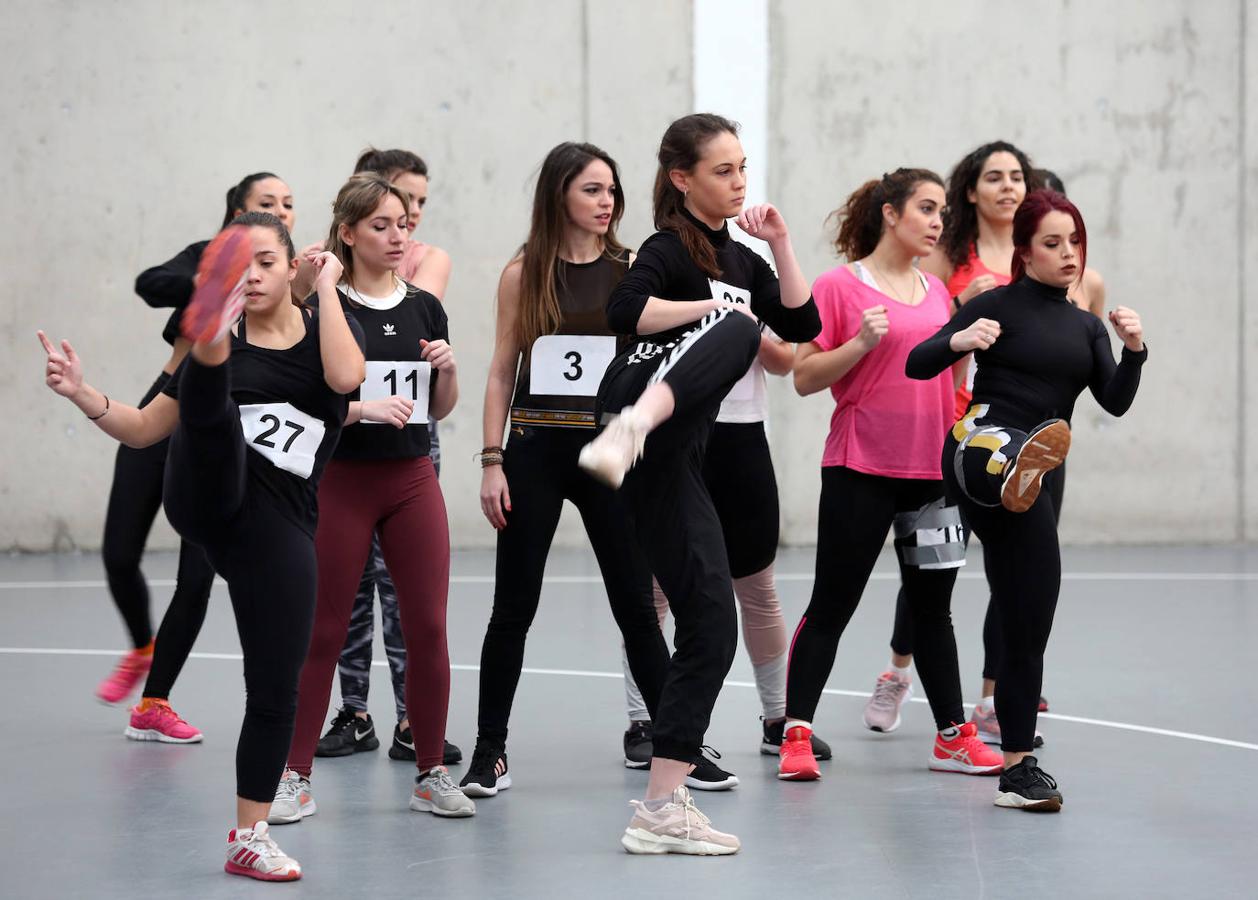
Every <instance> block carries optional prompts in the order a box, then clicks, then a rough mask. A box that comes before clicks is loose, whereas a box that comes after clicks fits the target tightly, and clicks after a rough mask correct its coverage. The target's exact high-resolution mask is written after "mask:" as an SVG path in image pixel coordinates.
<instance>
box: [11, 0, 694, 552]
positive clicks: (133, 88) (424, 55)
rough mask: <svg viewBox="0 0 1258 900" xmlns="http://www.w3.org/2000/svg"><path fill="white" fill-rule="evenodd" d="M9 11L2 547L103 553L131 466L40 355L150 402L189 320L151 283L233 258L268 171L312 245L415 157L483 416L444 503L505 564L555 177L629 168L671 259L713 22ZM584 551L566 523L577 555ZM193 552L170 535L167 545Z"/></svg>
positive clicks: (239, 0)
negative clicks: (514, 331)
mask: <svg viewBox="0 0 1258 900" xmlns="http://www.w3.org/2000/svg"><path fill="white" fill-rule="evenodd" d="M19 7H21V10H19ZM281 7H283V8H281ZM0 8H2V10H3V12H4V16H3V17H4V19H5V22H6V26H5V28H4V29H2V30H0V73H2V78H0V81H2V83H3V84H4V85H5V91H4V92H3V95H2V96H0V121H3V122H4V123H5V136H4V139H3V140H4V144H5V147H6V153H5V159H6V165H4V166H3V168H2V169H0V196H3V197H4V199H5V210H6V216H5V219H6V221H5V224H4V225H3V226H2V227H3V229H4V239H3V240H2V241H0V271H3V272H4V276H5V277H4V283H5V285H6V289H5V292H4V297H3V300H2V301H0V309H2V311H3V315H2V317H0V328H2V329H3V330H2V332H0V347H3V355H2V356H0V416H2V417H3V420H4V421H6V422H8V423H10V425H9V427H8V428H6V429H5V431H4V437H3V441H4V452H3V459H4V465H3V466H2V467H0V510H3V513H2V514H0V547H2V548H23V549H47V548H49V547H57V548H69V547H74V546H81V547H91V546H96V545H98V543H99V536H100V528H101V522H102V520H103V515H104V508H105V502H106V499H107V494H108V489H109V483H110V477H111V471H112V460H113V453H114V448H113V445H112V443H111V441H110V440H109V439H108V438H106V437H105V436H104V435H101V434H99V433H98V432H97V431H96V429H95V428H94V427H93V426H91V425H90V424H89V423H87V422H85V421H83V418H82V416H81V415H80V414H79V413H78V411H77V410H75V409H74V408H73V407H72V406H71V405H69V404H68V403H65V402H62V401H58V400H57V398H55V397H53V396H52V395H51V393H49V392H48V391H47V390H46V389H45V388H44V387H43V385H42V368H41V367H42V362H41V353H40V350H39V346H38V343H37V341H36V339H35V336H34V335H35V329H36V328H43V329H45V330H46V331H47V332H49V334H51V335H53V336H54V337H68V338H70V339H71V340H72V342H73V343H74V344H75V346H76V348H77V349H78V351H79V353H80V355H81V356H82V358H83V360H84V364H85V367H86V372H87V375H88V378H89V379H90V380H91V381H92V382H93V383H94V384H96V385H99V386H100V387H101V388H102V389H104V390H105V391H107V392H109V393H111V394H112V395H113V396H114V397H117V398H126V399H127V400H129V401H130V402H135V401H137V400H139V398H140V396H141V395H142V394H143V392H144V390H145V389H146V388H147V387H148V385H149V384H150V383H151V381H152V379H153V378H154V376H155V375H156V374H157V372H158V371H159V369H160V368H161V366H162V365H163V363H164V362H165V360H166V355H165V349H164V345H163V344H162V343H161V341H160V340H159V338H158V335H159V334H160V332H161V327H162V324H163V322H164V321H165V316H164V315H163V314H162V313H160V312H156V311H152V310H149V309H148V308H147V307H145V306H144V305H143V303H142V302H141V301H139V300H138V298H137V297H136V296H135V295H134V294H133V293H132V284H133V281H134V278H135V275H136V273H137V272H139V271H140V270H141V269H142V268H144V267H145V266H148V265H153V264H155V263H158V262H160V261H162V260H164V259H166V258H167V257H169V256H171V255H173V254H174V253H175V252H176V251H178V250H180V249H182V248H183V246H184V245H186V244H188V243H190V242H191V241H194V240H198V239H202V238H204V237H207V236H209V235H211V234H212V233H213V231H214V230H215V229H216V227H217V225H218V223H219V221H220V219H221V217H222V214H223V210H222V204H223V196H224V193H225V191H226V189H227V187H228V186H229V185H231V184H233V183H234V182H236V181H237V180H238V179H239V178H240V177H241V176H242V175H244V174H245V173H247V172H252V171H255V170H258V169H263V168H265V169H271V170H273V171H275V172H278V173H279V174H280V175H281V176H282V177H284V178H285V179H286V180H287V181H288V182H289V184H290V185H291V186H292V188H293V191H294V194H295V197H296V208H297V209H296V211H297V222H296V226H295V228H294V232H295V234H294V236H295V237H296V239H297V241H298V243H299V245H300V244H301V243H303V242H307V241H312V240H315V239H318V238H320V237H322V236H324V235H325V234H326V231H327V222H328V210H329V207H330V204H331V201H332V199H333V197H334V196H335V193H336V190H337V188H338V187H339V186H340V184H341V183H342V181H343V180H344V178H345V176H346V175H348V174H349V172H350V170H351V168H352V166H353V162H354V160H355V158H356V157H357V154H358V152H359V151H360V150H361V149H362V148H363V147H364V146H366V145H367V144H369V143H370V144H374V145H376V146H378V147H391V146H402V147H409V148H413V149H414V150H416V151H417V152H419V153H420V154H421V155H422V156H424V157H425V159H426V160H427V162H428V164H429V166H430V169H431V172H432V185H431V195H430V201H429V204H428V213H427V214H426V216H425V220H424V223H423V225H422V226H421V230H420V235H419V236H420V237H421V238H422V239H424V240H426V241H429V242H431V243H434V244H437V245H439V246H442V247H444V248H446V249H447V250H448V251H449V252H450V254H451V256H452V257H453V259H454V274H453V277H452V279H451V283H450V291H449V296H448V298H447V308H448V310H449V313H450V319H451V335H452V339H453V343H454V344H455V346H456V347H457V351H458V354H459V360H460V367H461V374H460V377H461V384H462V391H463V402H462V406H461V407H460V408H459V409H458V411H457V412H456V414H455V415H454V416H452V417H451V419H450V420H449V421H448V422H447V423H443V425H442V443H443V445H444V452H445V459H446V463H445V467H444V471H443V476H442V477H443V485H444V486H445V488H446V492H447V496H448V497H449V507H450V517H451V527H452V529H453V534H454V538H455V540H456V542H458V543H460V544H475V543H480V544H486V545H488V544H490V543H492V539H493V532H492V530H491V529H490V528H489V527H488V525H487V524H486V523H485V521H484V519H483V517H482V516H481V514H480V511H479V506H478V503H477V501H476V495H477V491H478V489H479V485H480V470H479V468H478V467H477V465H476V464H475V463H474V462H473V461H472V459H471V454H472V453H473V451H475V450H477V449H479V448H480V447H481V427H480V408H481V397H482V396H483V391H484V384H485V375H484V373H485V371H486V368H487V365H488V359H489V353H490V349H491V344H492V335H493V308H492V304H493V292H494V288H495V285H496V284H497V278H498V274H499V272H500V271H501V268H502V266H503V265H504V264H505V263H506V261H507V260H508V259H509V258H510V256H511V255H512V253H513V252H514V250H515V248H517V247H518V246H519V244H520V243H521V242H522V241H523V239H524V236H525V231H526V228H527V224H528V210H529V204H530V202H531V197H532V178H533V175H534V174H535V172H536V169H537V167H538V166H539V165H540V163H541V160H542V157H543V156H544V155H545V153H546V152H547V151H548V150H549V149H550V147H552V146H553V145H554V144H556V143H558V142H559V141H561V140H573V139H577V140H582V139H588V140H591V141H593V142H595V143H598V144H600V145H603V146H605V147H606V148H607V149H608V150H609V151H610V152H612V153H613V154H614V155H615V156H616V157H617V158H618V159H619V160H621V161H622V166H623V168H622V175H623V178H624V181H625V184H626V187H627V194H628V206H629V213H628V215H627V216H626V220H625V223H624V225H623V227H622V233H623V234H624V235H625V236H626V237H627V238H628V239H630V240H631V241H633V242H634V243H635V244H636V243H639V242H641V241H642V240H643V239H644V238H645V237H646V236H647V234H649V233H650V214H649V208H650V184H651V179H652V178H653V176H654V161H653V155H654V150H655V146H656V145H657V144H658V141H659V136H660V134H662V133H663V130H664V128H665V127H666V126H667V124H668V122H670V121H671V120H672V119H673V118H675V117H677V116H679V115H683V114H685V113H687V112H689V111H690V102H691V86H690V70H691V62H690V48H691V30H690V10H689V5H688V4H677V3H671V2H669V0H647V2H642V3H634V4H632V5H630V6H626V5H624V4H611V3H601V2H593V0H589V2H583V0H565V2H556V0H525V2H515V3H511V4H503V3H495V2H459V3H425V4H422V5H421V4H415V3H410V2H402V0H377V2H375V3H372V4H370V5H368V6H356V5H354V4H345V3H329V2H316V3H313V4H312V3H303V4H297V3H293V4H283V5H281V4H278V3H274V4H273V3H254V2H250V0H228V2H223V0H218V2H213V3H205V4H199V5H195V6H182V5H181V6H178V7H173V6H171V5H170V4H168V3H163V2H157V0H143V2H125V3H124V2H112V3H104V2H96V0H79V2H61V3H55V4H53V3H50V4H17V3H13V2H10V0H3V2H2V3H0ZM421 10H422V18H421V17H420V16H419V15H418V13H419V12H420V11H421ZM576 534H577V532H576V531H574V530H573V527H572V523H571V522H567V523H565V530H564V532H563V534H562V535H561V540H564V539H566V540H569V541H573V540H575V539H576ZM172 541H173V535H172V534H171V532H170V530H169V528H168V526H166V525H165V523H164V522H161V523H160V524H159V527H158V531H157V532H156V533H155V536H154V544H155V545H157V546H169V545H171V543H172Z"/></svg>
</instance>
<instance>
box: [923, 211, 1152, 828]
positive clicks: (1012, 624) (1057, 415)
mask: <svg viewBox="0 0 1258 900" xmlns="http://www.w3.org/2000/svg"><path fill="white" fill-rule="evenodd" d="M1013 229H1014V231H1013V236H1014V255H1013V283H1011V284H1009V285H1008V286H1006V287H1002V288H997V289H995V290H992V291H989V292H987V293H986V294H983V295H981V296H980V297H978V298H977V299H975V300H973V301H972V302H970V303H967V304H966V305H965V306H964V307H962V309H961V311H960V312H959V313H957V315H956V316H954V317H953V318H952V320H951V321H950V322H949V323H948V324H947V325H946V326H944V327H943V328H942V329H940V330H939V333H938V334H936V335H935V336H934V337H932V338H930V339H929V340H926V341H923V342H922V343H921V344H919V345H918V346H917V347H916V348H914V350H913V351H912V352H911V353H910V354H909V357H908V361H907V363H906V364H905V372H906V374H908V376H909V377H910V378H930V377H933V376H935V375H937V374H938V373H939V372H941V371H943V369H945V368H947V367H948V366H950V365H952V364H953V363H955V362H956V361H957V360H959V359H961V358H962V357H964V356H965V354H966V353H969V352H970V351H974V356H975V360H976V361H977V363H978V373H977V375H976V376H975V378H974V398H973V402H972V404H971V406H970V408H969V410H967V412H966V414H965V416H964V417H963V418H962V419H961V421H959V422H957V423H956V425H954V426H953V428H952V430H951V431H950V432H949V435H948V438H947V440H946V441H945V442H944V450H943V477H944V484H945V487H946V489H947V491H948V493H949V495H950V497H951V498H952V499H954V500H955V502H957V503H958V504H959V505H960V506H961V510H962V512H963V514H964V515H965V517H966V520H967V522H968V524H969V526H970V527H971V528H972V529H973V530H974V533H975V534H977V535H978V536H979V538H981V539H982V541H983V548H984V553H985V554H987V556H988V558H989V560H990V561H989V563H988V566H987V571H988V577H989V578H990V580H991V586H992V597H993V600H994V601H995V602H996V603H997V604H998V609H999V611H1000V624H1001V631H1002V635H1003V639H1004V646H1005V652H1004V654H1003V657H1002V659H1001V665H1000V673H999V675H998V677H997V679H996V708H997V709H998V710H999V711H1000V729H1001V738H1002V740H1001V749H1002V750H1004V753H1005V770H1004V772H1002V773H1001V777H1000V788H999V790H998V791H997V794H996V805H997V806H1006V807H1012V808H1018V809H1039V810H1049V811H1054V812H1055V811H1057V810H1059V809H1061V803H1062V798H1061V794H1060V792H1058V790H1057V784H1056V782H1055V781H1053V779H1052V778H1050V777H1049V776H1048V775H1047V774H1046V773H1045V772H1043V771H1042V770H1041V769H1040V768H1039V767H1038V765H1037V762H1036V759H1035V757H1033V756H1030V755H1029V754H1030V752H1031V749H1032V746H1033V741H1034V739H1035V719H1036V713H1037V708H1038V704H1039V692H1040V681H1041V679H1042V677H1043V674H1044V648H1045V647H1046V646H1047V644H1048V635H1049V632H1050V630H1051V629H1052V625H1053V612H1054V610H1055V609H1056V606H1057V594H1058V590H1059V588H1060V586H1061V553H1060V550H1059V548H1058V545H1057V527H1056V519H1055V517H1054V515H1053V508H1052V504H1051V503H1050V501H1049V498H1048V496H1047V495H1045V496H1044V497H1042V498H1041V497H1040V496H1039V491H1040V482H1041V479H1042V478H1043V476H1044V474H1045V473H1046V472H1048V471H1050V470H1051V469H1053V468H1055V467H1056V466H1059V465H1061V463H1062V461H1063V460H1064V459H1065V456H1066V452H1067V450H1068V449H1069V447H1070V429H1069V422H1070V417H1071V415H1072V413H1073V412H1074V405H1075V400H1076V399H1077V398H1078V396H1079V395H1080V394H1081V393H1083V391H1084V389H1085V388H1086V389H1090V390H1091V391H1092V395H1093V396H1094V397H1096V399H1097V402H1098V403H1100V404H1101V406H1102V407H1103V408H1104V409H1105V410H1106V412H1109V413H1111V414H1113V415H1116V416H1121V415H1122V414H1123V413H1125V412H1126V411H1127V410H1128V408H1130V406H1131V403H1132V401H1133V400H1134V399H1135V396H1136V388H1137V387H1138V386H1139V384H1140V367H1141V366H1142V365H1143V364H1144V361H1145V358H1146V356H1147V351H1146V350H1145V346H1144V333H1143V330H1142V328H1141V325H1140V317H1139V316H1138V315H1137V314H1136V313H1135V312H1133V311H1132V310H1129V309H1126V308H1125V307H1121V306H1120V307H1118V308H1117V309H1116V310H1114V311H1113V312H1111V313H1110V315H1109V320H1110V323H1111V324H1112V325H1113V326H1114V331H1115V333H1116V334H1117V335H1118V336H1119V338H1121V339H1122V342H1123V351H1122V360H1121V362H1119V363H1115V362H1114V357H1113V353H1112V351H1111V349H1110V343H1109V336H1108V335H1107V334H1106V332H1105V326H1104V325H1103V324H1102V323H1101V320H1100V319H1098V318H1097V317H1095V316H1093V315H1092V314H1091V313H1089V312H1087V311H1086V310H1082V309H1079V308H1077V307H1075V306H1074V305H1073V304H1071V303H1070V301H1069V300H1068V299H1067V297H1066V292H1067V289H1068V288H1069V287H1070V285H1071V284H1073V283H1074V282H1075V281H1076V280H1077V279H1078V278H1079V275H1080V273H1081V272H1082V271H1083V268H1084V264H1085V261H1086V255H1087V232H1086V231H1085V229H1084V224H1083V217H1082V216H1081V215H1080V214H1079V210H1078V209H1076V208H1075V206H1074V204H1072V203H1071V202H1070V201H1069V200H1067V199H1066V198H1065V197H1063V196H1062V195H1061V194H1057V193H1053V192H1052V191H1036V192H1034V193H1032V194H1030V195H1028V196H1027V198H1026V200H1024V201H1023V203H1022V206H1021V207H1019V209H1018V213H1017V215H1016V216H1015V218H1014V226H1013Z"/></svg>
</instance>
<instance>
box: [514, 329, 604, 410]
mask: <svg viewBox="0 0 1258 900" xmlns="http://www.w3.org/2000/svg"><path fill="white" fill-rule="evenodd" d="M615 356H616V339H615V338H614V337H611V336H610V335H596V334H544V335H542V336H541V337H539V338H538V339H537V340H536V341H534V342H533V351H532V355H531V357H530V360H531V361H530V363H529V366H530V379H531V381H530V385H529V389H530V390H531V391H532V392H533V393H534V394H539V395H546V396H561V397H593V396H594V395H595V394H597V393H598V385H599V382H601V381H602V380H603V373H604V372H606V371H607V367H608V365H610V364H611V361H612V360H613V359H614V358H615Z"/></svg>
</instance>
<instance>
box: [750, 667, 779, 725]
mask: <svg viewBox="0 0 1258 900" xmlns="http://www.w3.org/2000/svg"><path fill="white" fill-rule="evenodd" d="M751 671H752V674H753V675H754V676H755V679H756V691H757V692H758V693H759V694H760V706H761V707H762V708H763V709H764V717H765V718H766V719H780V718H782V717H783V716H784V715H786V654H785V653H780V654H778V655H777V656H775V657H774V658H773V659H770V660H768V661H767V662H762V663H759V664H753V665H752V667H751Z"/></svg>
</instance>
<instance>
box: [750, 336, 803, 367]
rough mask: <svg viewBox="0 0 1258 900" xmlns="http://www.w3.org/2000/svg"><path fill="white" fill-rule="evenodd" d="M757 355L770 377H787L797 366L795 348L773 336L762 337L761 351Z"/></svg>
mask: <svg viewBox="0 0 1258 900" xmlns="http://www.w3.org/2000/svg"><path fill="white" fill-rule="evenodd" d="M756 355H757V358H758V359H759V360H760V365H762V366H764V370H765V371H766V372H768V373H769V374H770V375H786V374H787V373H789V372H790V371H791V369H792V368H793V367H794V365H795V350H794V348H792V347H791V345H790V344H788V343H786V342H785V341H782V340H778V338H776V337H774V336H773V335H771V334H762V335H760V351H759V352H758V353H757V354H756Z"/></svg>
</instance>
